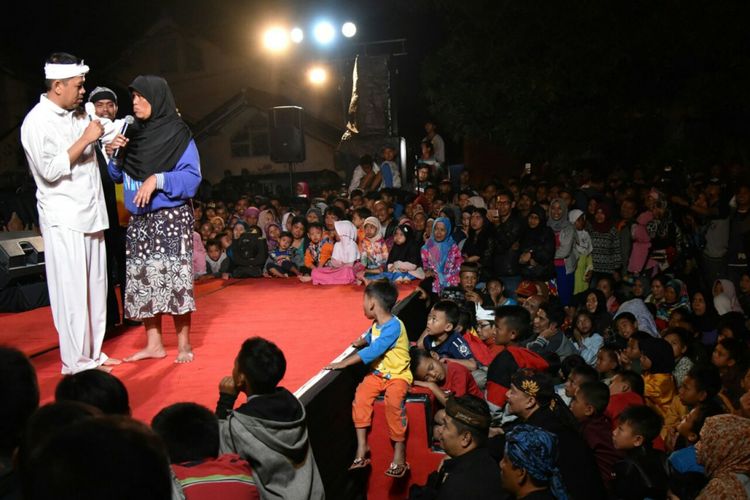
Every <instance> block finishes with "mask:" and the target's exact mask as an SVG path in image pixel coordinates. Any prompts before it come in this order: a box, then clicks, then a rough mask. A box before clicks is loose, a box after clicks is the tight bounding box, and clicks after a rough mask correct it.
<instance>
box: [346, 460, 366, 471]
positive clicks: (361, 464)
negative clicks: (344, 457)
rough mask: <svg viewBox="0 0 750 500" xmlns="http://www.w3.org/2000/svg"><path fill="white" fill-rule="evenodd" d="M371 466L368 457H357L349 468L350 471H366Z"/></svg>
mask: <svg viewBox="0 0 750 500" xmlns="http://www.w3.org/2000/svg"><path fill="white" fill-rule="evenodd" d="M369 465H370V459H369V458H367V457H357V458H355V459H354V461H353V462H352V464H351V465H350V466H349V470H357V469H364V468H365V467H368V466H369Z"/></svg>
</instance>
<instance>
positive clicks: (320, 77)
mask: <svg viewBox="0 0 750 500" xmlns="http://www.w3.org/2000/svg"><path fill="white" fill-rule="evenodd" d="M307 79H308V80H310V83H312V84H313V85H323V84H324V83H325V82H326V80H327V79H328V72H327V71H326V70H325V68H322V67H320V66H315V67H314V68H311V69H310V71H308V72H307Z"/></svg>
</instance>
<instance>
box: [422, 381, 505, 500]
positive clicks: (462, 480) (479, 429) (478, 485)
mask: <svg viewBox="0 0 750 500" xmlns="http://www.w3.org/2000/svg"><path fill="white" fill-rule="evenodd" d="M489 428H490V410H489V407H488V406H487V403H486V402H485V401H484V400H482V399H479V398H477V397H474V396H470V395H467V396H461V397H459V398H454V397H453V396H451V397H450V398H448V401H447V403H446V405H445V422H444V423H443V425H442V426H441V428H440V429H439V430H438V433H439V434H440V444H441V446H442V447H443V449H445V452H446V453H447V454H448V456H449V457H450V458H446V459H445V460H443V463H442V464H441V465H440V467H439V468H438V470H437V471H435V472H433V473H432V474H430V475H429V477H428V478H427V484H425V485H424V486H416V485H414V486H412V487H411V490H410V491H409V498H410V499H411V500H426V499H436V500H437V499H446V500H447V499H455V498H472V499H477V500H479V499H506V498H509V496H508V494H507V493H506V492H505V491H503V490H502V488H501V478H500V468H499V467H498V464H497V462H496V461H495V460H494V459H493V458H492V457H491V456H490V453H489V451H488V450H487V446H486V444H487V435H488V432H489Z"/></svg>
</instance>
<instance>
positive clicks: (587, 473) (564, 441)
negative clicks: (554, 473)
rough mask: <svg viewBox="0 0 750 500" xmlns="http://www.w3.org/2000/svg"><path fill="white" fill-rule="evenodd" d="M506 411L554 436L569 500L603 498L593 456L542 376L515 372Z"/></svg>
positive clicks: (572, 417) (604, 494) (566, 409)
mask: <svg viewBox="0 0 750 500" xmlns="http://www.w3.org/2000/svg"><path fill="white" fill-rule="evenodd" d="M507 398H508V412H509V413H511V414H513V415H515V416H517V417H518V419H519V420H520V421H521V422H522V423H525V424H529V425H533V426H536V427H540V428H542V429H544V430H546V431H547V432H550V433H552V434H554V435H555V436H557V439H558V442H559V450H560V452H559V456H558V459H557V467H558V468H559V469H560V473H561V474H562V480H563V484H565V488H566V489H567V491H568V494H569V495H570V498H572V499H587V498H606V492H605V489H604V484H603V483H602V479H601V476H600V475H599V469H598V468H597V465H596V461H595V459H594V454H593V453H592V451H591V450H590V449H589V447H588V446H587V445H586V442H585V441H584V440H583V438H582V437H581V435H580V433H579V432H578V423H577V422H576V419H575V416H573V414H572V413H571V412H570V409H569V408H568V407H567V406H565V404H564V403H563V402H562V400H561V399H560V397H559V396H557V395H556V394H555V385H554V383H553V381H552V378H551V377H550V376H549V375H547V374H546V373H538V372H534V371H532V370H519V371H518V372H517V373H516V374H515V375H513V377H512V379H511V385H510V389H509V390H508V393H507Z"/></svg>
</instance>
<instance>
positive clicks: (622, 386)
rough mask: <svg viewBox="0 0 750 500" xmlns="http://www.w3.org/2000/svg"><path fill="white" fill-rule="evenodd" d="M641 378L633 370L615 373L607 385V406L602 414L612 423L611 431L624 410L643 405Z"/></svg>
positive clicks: (644, 402)
mask: <svg viewBox="0 0 750 500" xmlns="http://www.w3.org/2000/svg"><path fill="white" fill-rule="evenodd" d="M643 389H644V387H643V377H641V376H640V375H638V374H637V373H636V372H634V371H633V370H623V371H621V372H619V373H617V374H616V375H615V376H614V377H613V378H612V382H611V383H610V384H609V404H607V409H606V410H605V411H604V414H605V415H607V417H609V420H610V422H612V429H613V430H614V428H615V427H617V419H618V418H619V417H620V413H622V412H623V411H624V410H625V408H628V407H630V406H641V405H645V404H646V401H645V400H644V399H643Z"/></svg>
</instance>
